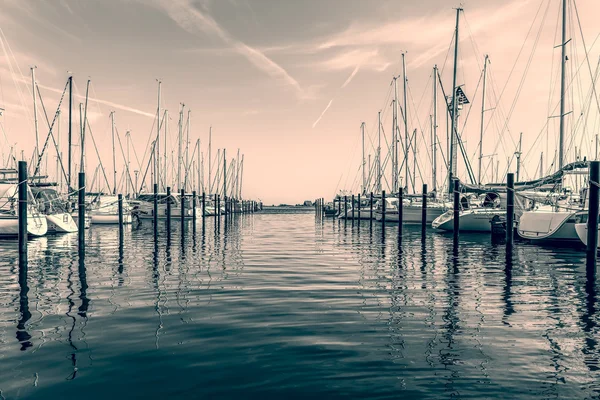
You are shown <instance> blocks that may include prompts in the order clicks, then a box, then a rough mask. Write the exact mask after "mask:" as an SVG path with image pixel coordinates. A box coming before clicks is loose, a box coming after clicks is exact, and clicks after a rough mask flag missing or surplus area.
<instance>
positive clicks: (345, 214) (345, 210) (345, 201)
mask: <svg viewBox="0 0 600 400" xmlns="http://www.w3.org/2000/svg"><path fill="white" fill-rule="evenodd" d="M347 221H348V196H347V195H344V226H345V225H346V224H347Z"/></svg>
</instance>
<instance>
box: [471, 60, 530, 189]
mask: <svg viewBox="0 0 600 400" xmlns="http://www.w3.org/2000/svg"><path fill="white" fill-rule="evenodd" d="M487 64H488V55H487V54H486V55H485V59H484V60H483V94H482V98H481V128H480V130H479V167H478V170H477V184H478V185H481V159H482V158H483V129H484V122H485V121H484V120H485V118H484V113H485V84H486V79H487ZM519 151H520V150H519ZM518 181H519V172H517V182H518Z"/></svg>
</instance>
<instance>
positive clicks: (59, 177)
mask: <svg viewBox="0 0 600 400" xmlns="http://www.w3.org/2000/svg"><path fill="white" fill-rule="evenodd" d="M57 113H58V121H56V122H57V127H56V129H57V136H58V137H57V138H56V141H57V142H58V143H57V145H56V147H58V150H57V153H58V154H57V155H56V181H57V182H56V183H58V190H59V192H62V174H61V173H60V172H59V171H60V170H59V168H60V162H59V161H60V159H61V158H62V151H60V114H61V113H60V110H58V111H57ZM9 157H10V155H9Z"/></svg>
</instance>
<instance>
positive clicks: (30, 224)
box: [0, 215, 48, 238]
mask: <svg viewBox="0 0 600 400" xmlns="http://www.w3.org/2000/svg"><path fill="white" fill-rule="evenodd" d="M47 232H48V223H47V222H46V218H43V217H41V216H37V215H35V216H34V215H30V216H28V217H27V234H28V236H30V237H38V236H44V235H45V234H46V233H47ZM18 236H19V219H18V217H17V216H13V215H10V216H4V215H2V216H0V237H1V238H15V237H18Z"/></svg>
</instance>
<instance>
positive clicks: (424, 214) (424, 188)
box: [421, 183, 427, 242]
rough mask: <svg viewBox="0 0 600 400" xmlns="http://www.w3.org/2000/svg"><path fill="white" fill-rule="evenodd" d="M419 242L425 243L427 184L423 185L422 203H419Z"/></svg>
mask: <svg viewBox="0 0 600 400" xmlns="http://www.w3.org/2000/svg"><path fill="white" fill-rule="evenodd" d="M421 207H422V209H421V241H423V242H424V241H425V235H426V232H427V184H426V183H424V184H423V201H422V203H421Z"/></svg>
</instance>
